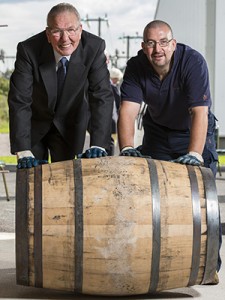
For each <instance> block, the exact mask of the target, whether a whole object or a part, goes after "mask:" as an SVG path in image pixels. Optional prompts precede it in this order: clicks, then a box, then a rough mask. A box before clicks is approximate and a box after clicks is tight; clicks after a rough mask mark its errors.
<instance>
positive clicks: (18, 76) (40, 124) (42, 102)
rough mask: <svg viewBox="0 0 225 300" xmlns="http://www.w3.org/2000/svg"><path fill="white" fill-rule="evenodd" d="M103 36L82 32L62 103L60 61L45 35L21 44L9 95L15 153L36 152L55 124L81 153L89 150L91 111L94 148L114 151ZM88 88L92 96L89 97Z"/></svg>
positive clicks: (108, 81) (109, 89)
mask: <svg viewBox="0 0 225 300" xmlns="http://www.w3.org/2000/svg"><path fill="white" fill-rule="evenodd" d="M104 49H105V42H104V40H102V39H101V38H99V37H97V36H95V35H93V34H90V33H88V32H86V31H83V32H82V37H81V41H80V44H79V46H78V48H77V49H76V51H74V53H73V54H72V55H71V58H70V62H69V66H68V70H67V76H66V79H65V84H64V89H63V92H62V96H61V99H60V101H59V103H57V108H56V100H57V76H56V62H55V57H54V52H53V48H52V46H51V44H49V43H48V41H47V38H46V33H45V31H43V32H41V33H39V34H37V35H35V36H33V37H31V38H29V39H28V40H26V41H24V42H20V43H19V44H18V48H17V57H16V63H15V70H14V72H13V74H12V76H11V79H10V91H9V96H8V103H9V116H10V142H11V152H12V153H13V154H14V153H15V152H18V151H23V150H30V149H31V148H32V146H34V145H35V144H36V143H37V142H39V141H40V140H41V139H42V138H43V137H44V136H45V135H46V133H47V132H48V130H49V129H50V127H51V125H52V123H54V124H55V126H56V127H57V128H58V130H59V131H60V133H61V134H62V136H63V137H64V138H65V140H66V141H67V142H68V143H69V144H70V145H71V147H72V149H74V152H75V154H78V153H81V152H82V151H83V146H84V141H85V135H86V128H87V121H88V107H90V111H91V122H92V132H91V145H94V146H100V147H103V148H106V149H109V144H110V134H111V122H112V107H113V94H112V90H111V87H110V80H109V72H108V69H107V65H106V58H105V54H104ZM87 89H88V95H89V96H88V99H89V100H88V101H89V104H88V103H87V97H84V94H85V92H87Z"/></svg>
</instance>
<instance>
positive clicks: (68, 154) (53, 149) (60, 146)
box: [31, 125, 75, 162]
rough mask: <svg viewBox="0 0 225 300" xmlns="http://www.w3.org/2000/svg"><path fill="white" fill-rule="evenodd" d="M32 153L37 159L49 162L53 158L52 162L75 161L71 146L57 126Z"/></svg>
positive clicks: (35, 146)
mask: <svg viewBox="0 0 225 300" xmlns="http://www.w3.org/2000/svg"><path fill="white" fill-rule="evenodd" d="M31 152H32V153H33V154H34V156H35V158H37V159H42V160H43V159H44V160H48V158H49V156H50V157H51V162H58V161H64V160H70V159H74V157H75V153H74V151H73V149H71V146H70V145H69V144H68V143H67V142H66V141H65V140H64V139H63V137H62V135H61V134H60V133H59V131H58V129H57V128H56V127H55V125H52V127H51V129H50V130H49V131H48V133H47V134H46V135H45V137H44V138H43V139H42V140H41V141H40V142H39V143H37V144H36V145H34V147H32V149H31Z"/></svg>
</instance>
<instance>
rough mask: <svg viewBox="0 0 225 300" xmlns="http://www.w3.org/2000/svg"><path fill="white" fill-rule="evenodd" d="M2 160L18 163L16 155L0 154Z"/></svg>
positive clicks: (8, 162)
mask: <svg viewBox="0 0 225 300" xmlns="http://www.w3.org/2000/svg"><path fill="white" fill-rule="evenodd" d="M0 160H2V161H4V162H5V163H6V164H12V165H15V164H17V159H16V155H10V156H0Z"/></svg>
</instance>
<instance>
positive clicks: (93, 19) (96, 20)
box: [81, 14, 109, 36]
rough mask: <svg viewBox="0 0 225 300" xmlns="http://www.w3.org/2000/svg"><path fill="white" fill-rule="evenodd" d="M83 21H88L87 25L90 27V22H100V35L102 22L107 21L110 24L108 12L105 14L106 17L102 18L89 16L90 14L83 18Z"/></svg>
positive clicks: (99, 34) (99, 33)
mask: <svg viewBox="0 0 225 300" xmlns="http://www.w3.org/2000/svg"><path fill="white" fill-rule="evenodd" d="M81 21H83V22H86V23H87V26H88V27H90V24H89V22H98V36H101V24H102V22H106V24H107V26H109V20H108V17H107V14H105V17H103V18H101V17H98V18H89V17H88V15H87V16H86V18H85V19H81Z"/></svg>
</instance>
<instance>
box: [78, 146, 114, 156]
mask: <svg viewBox="0 0 225 300" xmlns="http://www.w3.org/2000/svg"><path fill="white" fill-rule="evenodd" d="M107 155H108V154H107V152H106V151H105V149H104V148H102V147H98V146H91V148H89V149H87V150H86V151H85V152H84V153H81V154H78V155H77V157H78V158H96V157H104V156H107Z"/></svg>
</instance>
